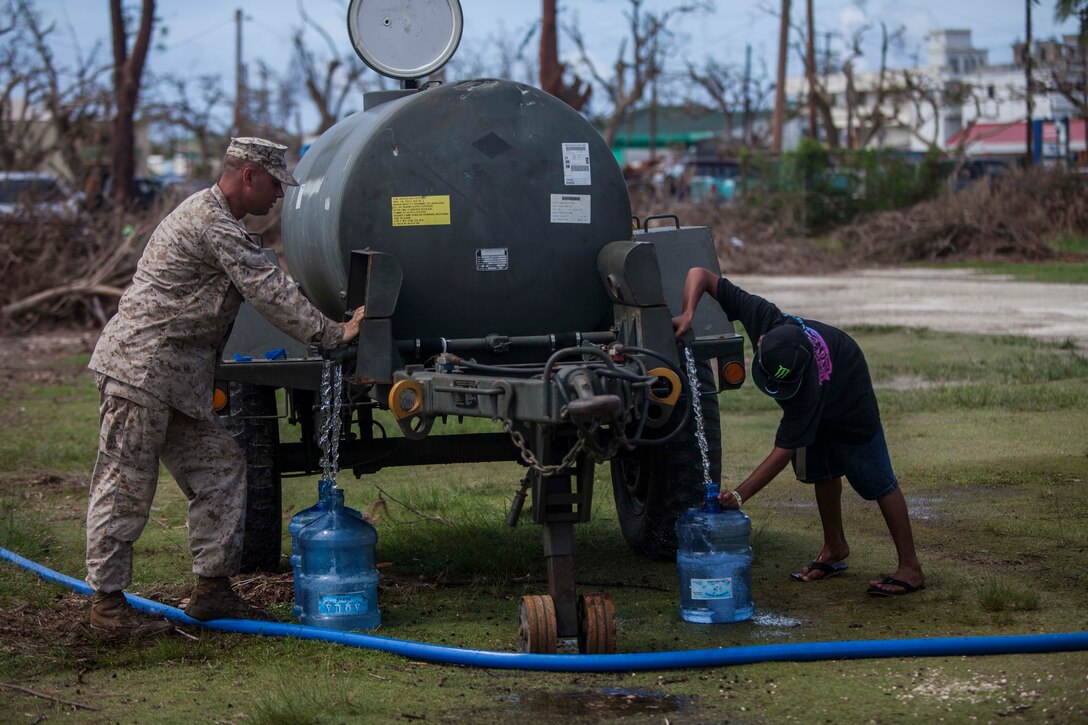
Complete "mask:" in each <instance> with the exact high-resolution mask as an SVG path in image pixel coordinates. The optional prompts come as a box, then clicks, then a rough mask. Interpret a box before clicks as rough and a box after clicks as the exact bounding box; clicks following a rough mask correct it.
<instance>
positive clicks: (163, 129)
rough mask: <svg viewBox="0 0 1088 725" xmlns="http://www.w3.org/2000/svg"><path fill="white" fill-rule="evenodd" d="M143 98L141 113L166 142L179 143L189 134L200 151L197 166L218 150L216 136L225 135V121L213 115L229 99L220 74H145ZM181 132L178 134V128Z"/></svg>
mask: <svg viewBox="0 0 1088 725" xmlns="http://www.w3.org/2000/svg"><path fill="white" fill-rule="evenodd" d="M147 87H148V90H149V93H148V96H149V97H148V98H147V100H146V101H145V102H144V103H143V104H142V114H143V117H144V118H145V119H147V120H148V121H149V122H150V123H152V124H153V125H154V126H155V127H156V128H157V129H158V130H159V132H160V133H161V134H162V135H163V136H164V138H165V140H166V141H167V142H168V143H180V142H183V141H185V140H188V139H189V138H191V139H192V140H193V141H195V142H196V145H197V148H198V149H199V153H200V162H199V164H198V166H200V167H206V165H207V164H208V162H209V161H210V160H211V159H212V158H213V157H215V156H218V155H219V153H220V152H221V151H222V149H221V148H219V146H220V144H219V141H218V139H219V138H221V137H223V136H225V135H226V133H227V130H228V125H229V122H228V121H227V120H225V119H223V118H218V117H217V116H216V113H217V111H224V110H226V109H229V107H230V103H231V99H230V97H229V96H228V95H227V94H226V92H225V91H224V90H223V87H222V85H221V81H220V77H219V76H217V75H202V76H197V77H196V78H187V77H183V76H177V75H166V76H162V77H161V78H149V79H148V81H147ZM179 131H180V132H181V133H182V134H184V135H185V138H184V139H183V138H179V137H178V132H179Z"/></svg>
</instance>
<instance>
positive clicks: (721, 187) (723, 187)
mask: <svg viewBox="0 0 1088 725" xmlns="http://www.w3.org/2000/svg"><path fill="white" fill-rule="evenodd" d="M739 175H740V164H738V163H737V162H736V161H732V160H728V159H692V160H690V161H688V162H687V164H686V168H685V176H686V177H687V179H688V183H687V187H688V194H689V195H690V197H691V199H692V200H693V201H702V200H704V199H710V200H712V201H729V200H731V199H732V198H733V195H734V194H735V193H736V190H737V177H738V176H739Z"/></svg>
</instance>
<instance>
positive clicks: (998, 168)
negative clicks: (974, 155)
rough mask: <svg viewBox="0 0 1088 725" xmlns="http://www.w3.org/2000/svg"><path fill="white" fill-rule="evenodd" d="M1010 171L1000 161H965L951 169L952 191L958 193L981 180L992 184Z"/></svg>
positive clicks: (1006, 165) (1007, 166)
mask: <svg viewBox="0 0 1088 725" xmlns="http://www.w3.org/2000/svg"><path fill="white" fill-rule="evenodd" d="M1010 171H1011V169H1010V168H1009V165H1008V164H1006V163H1005V162H1004V161H1001V160H1000V159H965V160H964V161H963V162H962V163H960V164H958V165H956V166H955V167H953V173H954V174H955V177H954V178H953V179H952V189H953V191H960V190H961V189H965V188H967V187H968V186H970V185H971V184H973V183H975V182H976V181H980V180H983V179H985V180H986V181H988V182H992V181H993V180H994V179H997V178H1000V177H1002V176H1004V175H1005V174H1007V173H1009V172H1010Z"/></svg>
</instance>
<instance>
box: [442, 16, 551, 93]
mask: <svg viewBox="0 0 1088 725" xmlns="http://www.w3.org/2000/svg"><path fill="white" fill-rule="evenodd" d="M539 29H540V23H539V22H534V23H530V24H529V25H528V26H526V27H524V28H520V29H516V30H513V31H507V30H506V28H505V27H504V25H503V24H502V22H501V21H500V23H499V30H498V32H496V33H493V34H490V35H488V37H487V39H486V40H484V42H482V43H479V44H476V45H475V46H474V47H469V48H466V47H464V46H462V47H461V48H459V49H458V51H457V56H456V57H455V58H454V59H453V60H452V61H450V64H449V65H448V66H446V67H445V68H443V69H442V73H443V74H444V75H447V76H453V77H455V78H458V79H464V78H506V79H508V80H513V81H519V82H522V83H526V84H529V85H534V84H536V83H539V82H540V70H539V68H538V63H537V60H538V59H539V58H538V56H537V57H534V56H533V55H532V54H530V53H529V48H530V46H531V45H532V42H533V39H534V38H535V37H536V34H537V31H538V30H539Z"/></svg>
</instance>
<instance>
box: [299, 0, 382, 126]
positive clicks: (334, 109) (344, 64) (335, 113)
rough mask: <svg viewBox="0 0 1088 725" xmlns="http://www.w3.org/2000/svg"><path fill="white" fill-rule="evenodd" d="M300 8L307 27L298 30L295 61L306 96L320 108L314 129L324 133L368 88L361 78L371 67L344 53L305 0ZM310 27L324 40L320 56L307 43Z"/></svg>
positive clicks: (316, 107) (300, 4)
mask: <svg viewBox="0 0 1088 725" xmlns="http://www.w3.org/2000/svg"><path fill="white" fill-rule="evenodd" d="M298 11H299V14H300V15H301V16H302V22H303V27H301V28H299V29H297V30H296V31H295V34H294V38H293V41H292V44H293V45H294V51H295V54H294V65H295V68H296V69H297V72H298V73H299V74H300V76H301V78H302V83H303V85H304V87H305V90H306V96H307V98H309V99H310V101H311V103H312V104H313V107H314V109H315V110H316V111H317V114H318V118H319V120H318V124H317V128H316V129H314V131H315V132H316V133H319V134H320V133H324V132H325V131H326V130H328V129H329V128H332V126H333V124H335V123H336V122H337V121H339V120H340V118H341V116H342V115H343V112H344V104H345V103H346V102H347V99H348V98H349V97H350V96H351V95H352V94H353V93H354V94H358V95H359V96H360V97H361V95H362V92H363V90H364V89H363V86H362V84H361V82H360V81H361V79H362V78H363V76H364V75H365V73H366V70H367V69H366V66H365V65H363V64H362V63H361V62H359V60H358V59H357V58H355V56H354V55H351V56H350V57H349V56H344V57H341V55H340V48H339V46H338V45H337V43H336V42H334V41H333V39H332V36H331V35H329V33H328V31H326V30H325V29H324V28H323V27H321V26H320V25H319V24H318V23H316V22H315V21H314V20H313V19H312V18H311V17H310V16H309V15H307V14H306V10H305V8H304V7H303V5H302V2H301V0H300V2H299V4H298ZM307 27H308V28H311V29H312V30H313V31H314V32H316V33H317V34H318V35H319V36H320V37H321V39H322V40H323V41H324V43H325V47H326V51H327V52H326V54H325V55H323V56H320V57H319V56H318V55H317V54H316V53H315V52H314V51H312V50H311V49H310V48H309V46H308V45H307V44H306V28H307Z"/></svg>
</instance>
